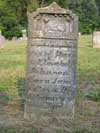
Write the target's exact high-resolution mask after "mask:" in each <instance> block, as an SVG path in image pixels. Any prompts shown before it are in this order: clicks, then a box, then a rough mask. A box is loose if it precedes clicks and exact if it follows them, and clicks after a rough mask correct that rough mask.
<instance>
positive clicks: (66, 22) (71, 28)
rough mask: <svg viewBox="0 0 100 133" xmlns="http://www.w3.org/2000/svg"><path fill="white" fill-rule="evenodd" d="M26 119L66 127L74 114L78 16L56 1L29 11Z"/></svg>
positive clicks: (57, 127) (59, 127)
mask: <svg viewBox="0 0 100 133" xmlns="http://www.w3.org/2000/svg"><path fill="white" fill-rule="evenodd" d="M28 20H29V38H28V64H27V77H26V101H25V113H24V117H25V119H28V120H30V121H33V123H34V124H38V125H41V127H42V128H43V127H45V128H47V129H50V128H51V129H54V130H57V131H58V130H59V131H60V130H62V129H63V130H67V129H68V127H70V124H71V121H72V119H73V116H74V109H75V96H76V63H77V37H78V25H77V23H78V22H77V21H78V19H77V17H76V16H75V15H74V14H72V12H71V11H69V10H65V9H63V8H61V7H59V6H58V5H57V4H56V3H55V2H54V3H53V4H51V5H50V6H48V7H45V8H40V9H38V10H37V11H36V12H33V13H28Z"/></svg>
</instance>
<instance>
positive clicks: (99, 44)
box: [93, 31, 100, 48]
mask: <svg viewBox="0 0 100 133" xmlns="http://www.w3.org/2000/svg"><path fill="white" fill-rule="evenodd" d="M93 48H100V31H97V32H94V33H93Z"/></svg>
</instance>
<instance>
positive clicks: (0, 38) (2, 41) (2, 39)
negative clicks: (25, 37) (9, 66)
mask: <svg viewBox="0 0 100 133" xmlns="http://www.w3.org/2000/svg"><path fill="white" fill-rule="evenodd" d="M4 45H5V37H4V36H3V35H2V33H1V31H0V49H2V48H4Z"/></svg>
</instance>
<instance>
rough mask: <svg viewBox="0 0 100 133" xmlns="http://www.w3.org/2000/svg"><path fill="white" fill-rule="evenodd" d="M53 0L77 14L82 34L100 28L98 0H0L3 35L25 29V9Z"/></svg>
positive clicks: (99, 3) (0, 24) (13, 34)
mask: <svg viewBox="0 0 100 133" xmlns="http://www.w3.org/2000/svg"><path fill="white" fill-rule="evenodd" d="M53 1H56V2H57V3H58V4H59V5H60V6H62V7H64V8H66V9H71V10H72V11H73V12H74V13H76V14H77V15H78V17H79V21H80V22H79V31H80V32H82V33H83V34H89V33H92V32H93V31H95V30H100V0H0V29H1V30H2V32H3V35H4V36H5V37H6V38H8V39H11V38H12V37H13V36H17V37H20V36H21V34H22V33H21V31H22V29H27V23H28V22H27V11H28V10H29V11H35V10H36V9H37V8H38V7H44V6H47V5H49V4H50V3H52V2H53Z"/></svg>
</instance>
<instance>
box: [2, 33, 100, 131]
mask: <svg viewBox="0 0 100 133" xmlns="http://www.w3.org/2000/svg"><path fill="white" fill-rule="evenodd" d="M26 45H27V43H26V42H25V41H21V40H20V41H7V42H6V46H5V48H4V49H1V50H0V94H1V95H0V102H1V103H10V102H12V101H14V100H16V99H20V98H23V95H24V83H25V68H26ZM77 77H78V78H77V79H78V95H77V109H76V112H77V113H76V114H77V115H76V119H77V124H76V128H77V131H76V133H100V49H94V48H92V36H91V35H87V36H85V35H84V36H80V37H79V43H78V65H77ZM80 128H81V129H80Z"/></svg>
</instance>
